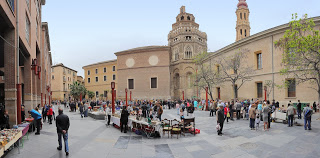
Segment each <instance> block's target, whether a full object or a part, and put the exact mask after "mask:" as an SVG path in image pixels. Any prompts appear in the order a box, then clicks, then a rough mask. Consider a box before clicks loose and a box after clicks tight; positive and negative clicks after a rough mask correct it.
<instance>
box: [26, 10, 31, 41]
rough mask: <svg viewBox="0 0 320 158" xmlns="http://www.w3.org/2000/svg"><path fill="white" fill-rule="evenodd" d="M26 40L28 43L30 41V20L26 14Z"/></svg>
mask: <svg viewBox="0 0 320 158" xmlns="http://www.w3.org/2000/svg"><path fill="white" fill-rule="evenodd" d="M26 40H27V42H28V43H30V42H29V41H30V20H29V18H28V15H27V14H26Z"/></svg>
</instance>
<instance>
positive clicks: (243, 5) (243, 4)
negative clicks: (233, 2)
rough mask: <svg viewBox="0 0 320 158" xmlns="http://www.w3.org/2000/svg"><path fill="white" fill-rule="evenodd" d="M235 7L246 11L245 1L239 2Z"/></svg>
mask: <svg viewBox="0 0 320 158" xmlns="http://www.w3.org/2000/svg"><path fill="white" fill-rule="evenodd" d="M237 7H238V8H245V9H248V4H247V2H246V0H239V3H238V5H237Z"/></svg>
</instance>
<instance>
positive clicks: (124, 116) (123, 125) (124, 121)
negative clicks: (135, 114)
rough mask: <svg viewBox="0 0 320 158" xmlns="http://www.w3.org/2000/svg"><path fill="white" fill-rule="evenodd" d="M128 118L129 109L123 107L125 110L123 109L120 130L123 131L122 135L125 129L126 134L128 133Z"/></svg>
mask: <svg viewBox="0 0 320 158" xmlns="http://www.w3.org/2000/svg"><path fill="white" fill-rule="evenodd" d="M128 117H129V112H128V110H127V107H126V106H123V109H122V112H121V118H120V123H121V125H120V126H121V127H120V130H121V133H122V130H123V128H124V133H127V128H128Z"/></svg>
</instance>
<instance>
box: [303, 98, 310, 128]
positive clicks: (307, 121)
mask: <svg viewBox="0 0 320 158" xmlns="http://www.w3.org/2000/svg"><path fill="white" fill-rule="evenodd" d="M309 106H310V105H309V104H307V106H306V107H305V108H304V109H303V116H304V129H305V130H307V127H308V129H309V130H311V116H312V109H311V108H310V107H309Z"/></svg>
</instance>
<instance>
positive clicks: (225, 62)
mask: <svg viewBox="0 0 320 158" xmlns="http://www.w3.org/2000/svg"><path fill="white" fill-rule="evenodd" d="M248 52H249V50H247V49H239V51H238V52H236V53H235V54H234V55H230V56H227V57H220V58H219V59H218V61H217V63H218V64H219V66H220V67H221V73H220V74H219V79H220V81H221V82H231V84H232V87H233V94H234V101H235V100H236V98H237V94H238V90H239V89H240V88H241V87H242V85H243V84H244V83H245V82H247V81H251V80H252V78H251V75H252V74H254V71H253V68H252V66H250V65H247V63H248V62H247V61H246V59H247V53H248Z"/></svg>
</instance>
